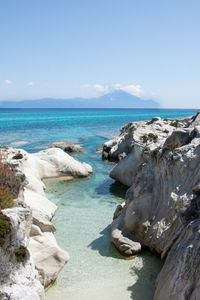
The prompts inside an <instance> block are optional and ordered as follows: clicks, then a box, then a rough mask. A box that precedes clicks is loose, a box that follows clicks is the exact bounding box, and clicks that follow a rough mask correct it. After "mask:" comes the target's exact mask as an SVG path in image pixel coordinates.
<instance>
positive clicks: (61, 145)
mask: <svg viewBox="0 0 200 300" xmlns="http://www.w3.org/2000/svg"><path fill="white" fill-rule="evenodd" d="M48 148H61V149H64V151H65V152H69V153H72V152H75V153H82V152H84V151H85V149H84V148H83V147H81V146H80V145H75V144H67V143H65V142H54V143H52V144H51V145H49V146H48Z"/></svg>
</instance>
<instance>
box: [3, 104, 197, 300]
mask: <svg viewBox="0 0 200 300" xmlns="http://www.w3.org/2000/svg"><path fill="white" fill-rule="evenodd" d="M194 113H196V110H169V109H85V110H84V109H81V110H80V109H71V110H70V109H62V110H59V109H52V110H51V109H49V110H42V109H39V110H35V109H29V110H27V109H24V110H23V109H22V110H17V109H10V110H9V109H0V143H1V144H2V145H9V146H12V147H14V146H15V147H19V148H23V149H24V150H27V151H29V152H36V151H39V150H41V149H45V148H46V147H47V146H48V145H49V144H51V143H52V142H55V141H66V142H69V143H79V144H81V145H83V146H84V148H85V149H86V151H85V153H81V154H79V155H74V156H77V157H78V159H80V160H81V161H86V162H88V163H89V164H91V165H92V167H93V169H94V174H93V176H91V177H90V178H88V179H79V180H70V181H56V180H54V181H53V180H51V181H50V182H47V183H46V185H47V195H48V197H49V199H51V200H52V201H53V202H54V203H56V204H57V205H58V208H59V209H58V211H57V213H56V215H55V217H54V219H53V222H54V224H55V225H56V228H57V231H56V233H55V236H56V239H57V241H58V244H59V245H60V246H61V247H62V248H63V249H65V250H67V251H68V252H69V254H70V260H69V262H68V263H67V265H66V266H65V267H64V268H63V270H62V271H61V273H60V275H59V277H58V281H57V283H56V284H55V285H54V286H53V287H52V288H50V289H49V290H48V291H47V294H46V297H47V300H53V299H54V300H65V299H68V300H79V299H83V300H86V299H87V300H94V299H95V300H112V299H115V300H126V299H134V300H150V299H152V295H153V291H154V283H155V278H156V276H157V274H158V272H159V270H160V268H161V265H162V263H161V261H160V259H159V258H158V257H157V256H155V255H153V254H151V253H150V252H148V251H145V252H142V253H141V254H139V255H137V256H136V257H134V258H132V259H124V258H123V257H122V256H120V254H119V253H118V252H117V250H116V249H115V248H114V246H113V245H112V244H111V243H110V239H109V224H110V223H111V222H112V216H113V212H114V210H115V208H116V206H117V204H118V203H120V202H122V201H123V199H124V194H125V191H126V189H125V188H124V187H122V186H121V185H120V184H116V183H114V181H113V180H111V179H109V171H110V169H111V168H112V165H113V163H110V162H107V161H102V160H101V154H100V153H97V152H96V151H95V149H96V148H97V147H98V146H100V145H101V144H102V143H104V142H105V141H106V140H107V139H108V138H111V136H112V135H113V134H118V133H119V128H120V127H121V126H123V125H125V124H126V123H128V122H132V121H138V120H150V119H151V118H152V117H154V116H160V117H162V118H177V117H184V116H187V115H192V114H194ZM19 145H20V146H19Z"/></svg>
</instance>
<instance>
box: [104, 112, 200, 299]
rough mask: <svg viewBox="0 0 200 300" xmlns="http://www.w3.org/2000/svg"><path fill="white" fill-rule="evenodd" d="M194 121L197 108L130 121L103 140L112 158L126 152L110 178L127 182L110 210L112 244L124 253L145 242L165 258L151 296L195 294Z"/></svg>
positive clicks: (197, 163) (199, 213) (199, 203)
mask: <svg viewBox="0 0 200 300" xmlns="http://www.w3.org/2000/svg"><path fill="white" fill-rule="evenodd" d="M199 125H200V113H197V115H196V116H194V117H188V118H185V119H182V120H178V121H172V120H161V119H158V118H157V119H156V120H155V119H153V120H152V121H151V122H136V123H131V124H129V125H127V126H125V127H123V128H122V131H121V135H120V136H119V137H118V138H116V139H115V140H112V141H110V142H108V143H106V144H105V145H104V151H107V154H108V155H107V156H108V157H109V158H111V159H112V158H113V159H118V155H119V154H120V153H122V152H121V151H123V152H124V151H125V152H126V155H127V156H126V157H125V158H124V159H122V160H121V161H120V162H119V163H118V164H117V165H116V166H115V167H114V168H113V170H112V171H111V177H113V178H115V179H117V180H119V181H120V182H122V183H123V184H126V185H127V186H129V187H130V188H129V189H128V191H127V193H126V199H125V204H124V205H122V206H121V207H118V208H117V211H116V213H115V215H114V218H115V219H114V221H113V224H112V226H111V239H112V241H113V243H114V244H115V246H116V247H117V248H118V249H119V250H120V251H121V252H122V253H124V254H125V255H133V254H135V253H137V252H139V251H140V250H141V247H142V245H145V246H148V247H149V248H150V249H151V250H154V251H156V252H157V253H160V254H161V257H162V258H166V261H165V264H164V267H163V269H162V271H161V273H160V275H159V276H158V279H157V284H156V291H155V295H154V300H177V299H178V300H179V299H180V300H188V299H190V300H191V299H192V300H193V299H195V300H197V299H199V295H200V279H199V278H200V254H199V253H200V252H199V250H200V126H199ZM130 128H132V129H133V130H132V132H131V133H130ZM149 133H150V136H149ZM155 135H156V136H157V137H155ZM144 136H145V137H144ZM154 137H155V138H154Z"/></svg>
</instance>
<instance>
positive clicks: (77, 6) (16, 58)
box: [0, 0, 200, 108]
mask: <svg viewBox="0 0 200 300" xmlns="http://www.w3.org/2000/svg"><path fill="white" fill-rule="evenodd" d="M0 41H1V46H0V100H19V99H38V98H43V97H58V98H59V97H60V98H61V97H62V98H68V97H75V96H84V97H88V96H94V95H99V94H103V93H106V92H108V91H112V90H114V89H123V90H126V91H130V92H132V93H133V94H136V95H139V96H141V97H143V98H154V99H156V100H157V99H158V100H160V101H161V103H162V105H163V106H164V107H191V108H193V107H200V1H199V0H190V1H189V0H188V1H186V0H173V1H172V0H168V1H164V0H163V1H162V0H157V1H154V0H146V1H143V0H137V1H136V0H1V1H0Z"/></svg>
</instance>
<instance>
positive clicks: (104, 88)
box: [93, 84, 110, 94]
mask: <svg viewBox="0 0 200 300" xmlns="http://www.w3.org/2000/svg"><path fill="white" fill-rule="evenodd" d="M93 88H94V89H95V90H96V91H97V92H99V93H102V94H107V93H109V92H110V88H109V86H108V85H101V84H94V85H93Z"/></svg>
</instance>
